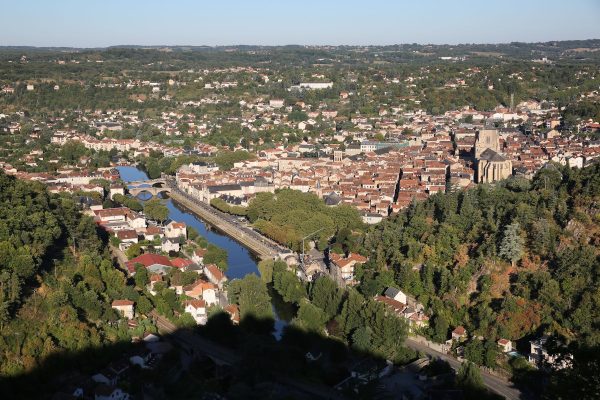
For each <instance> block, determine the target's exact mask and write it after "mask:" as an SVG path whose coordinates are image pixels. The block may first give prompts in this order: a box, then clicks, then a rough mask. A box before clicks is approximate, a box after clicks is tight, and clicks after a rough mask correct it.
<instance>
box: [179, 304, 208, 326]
mask: <svg viewBox="0 0 600 400" xmlns="http://www.w3.org/2000/svg"><path fill="white" fill-rule="evenodd" d="M184 310H185V312H187V313H189V314H190V315H191V316H192V318H194V321H196V324H198V325H204V324H206V319H207V317H206V302H205V301H204V300H197V299H196V300H188V301H186V302H185V308H184Z"/></svg>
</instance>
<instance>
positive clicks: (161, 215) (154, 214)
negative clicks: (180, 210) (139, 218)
mask: <svg viewBox="0 0 600 400" xmlns="http://www.w3.org/2000/svg"><path fill="white" fill-rule="evenodd" d="M144 213H145V214H146V216H147V217H148V218H150V219H152V220H155V221H158V222H163V221H165V220H166V219H167V218H168V217H169V209H168V208H167V206H165V205H164V204H163V203H162V202H161V201H160V200H159V199H151V200H148V201H147V202H146V203H145V204H144Z"/></svg>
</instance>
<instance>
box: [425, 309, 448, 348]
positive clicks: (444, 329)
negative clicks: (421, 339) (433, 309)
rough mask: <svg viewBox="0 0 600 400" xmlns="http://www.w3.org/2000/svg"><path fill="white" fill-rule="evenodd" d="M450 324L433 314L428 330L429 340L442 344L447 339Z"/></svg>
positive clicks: (442, 317) (441, 316)
mask: <svg viewBox="0 0 600 400" xmlns="http://www.w3.org/2000/svg"><path fill="white" fill-rule="evenodd" d="M449 328H450V324H449V323H448V320H446V318H444V316H443V315H441V314H435V315H434V316H433V317H432V318H431V323H430V326H429V330H430V332H431V338H432V339H433V340H434V341H435V342H437V343H444V342H445V341H446V339H447V338H448V329H449Z"/></svg>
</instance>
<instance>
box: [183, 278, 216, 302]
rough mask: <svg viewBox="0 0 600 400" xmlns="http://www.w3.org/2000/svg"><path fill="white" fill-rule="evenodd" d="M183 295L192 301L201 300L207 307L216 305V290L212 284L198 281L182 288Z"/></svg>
mask: <svg viewBox="0 0 600 400" xmlns="http://www.w3.org/2000/svg"><path fill="white" fill-rule="evenodd" d="M183 293H185V295H186V296H188V297H192V298H194V299H202V300H204V301H205V302H206V304H208V305H212V304H218V302H219V301H218V299H217V288H216V286H215V285H214V284H213V283H210V282H206V281H205V280H202V279H198V280H197V281H196V282H194V283H191V284H189V285H187V286H184V287H183Z"/></svg>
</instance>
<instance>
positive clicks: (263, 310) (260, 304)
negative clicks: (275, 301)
mask: <svg viewBox="0 0 600 400" xmlns="http://www.w3.org/2000/svg"><path fill="white" fill-rule="evenodd" d="M235 286H237V288H236V287H235ZM235 286H234V287H233V288H232V289H233V291H234V293H235V292H237V293H236V294H235V297H236V300H237V303H238V305H239V306H240V318H241V319H244V318H246V317H249V316H250V317H253V318H255V319H257V320H261V319H267V318H268V319H272V318H273V310H272V308H271V297H270V296H269V291H268V290H267V286H266V285H265V283H264V282H262V281H261V279H260V278H259V277H258V276H257V275H256V274H249V275H246V276H245V277H244V279H241V280H239V281H238V283H236V285H235Z"/></svg>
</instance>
